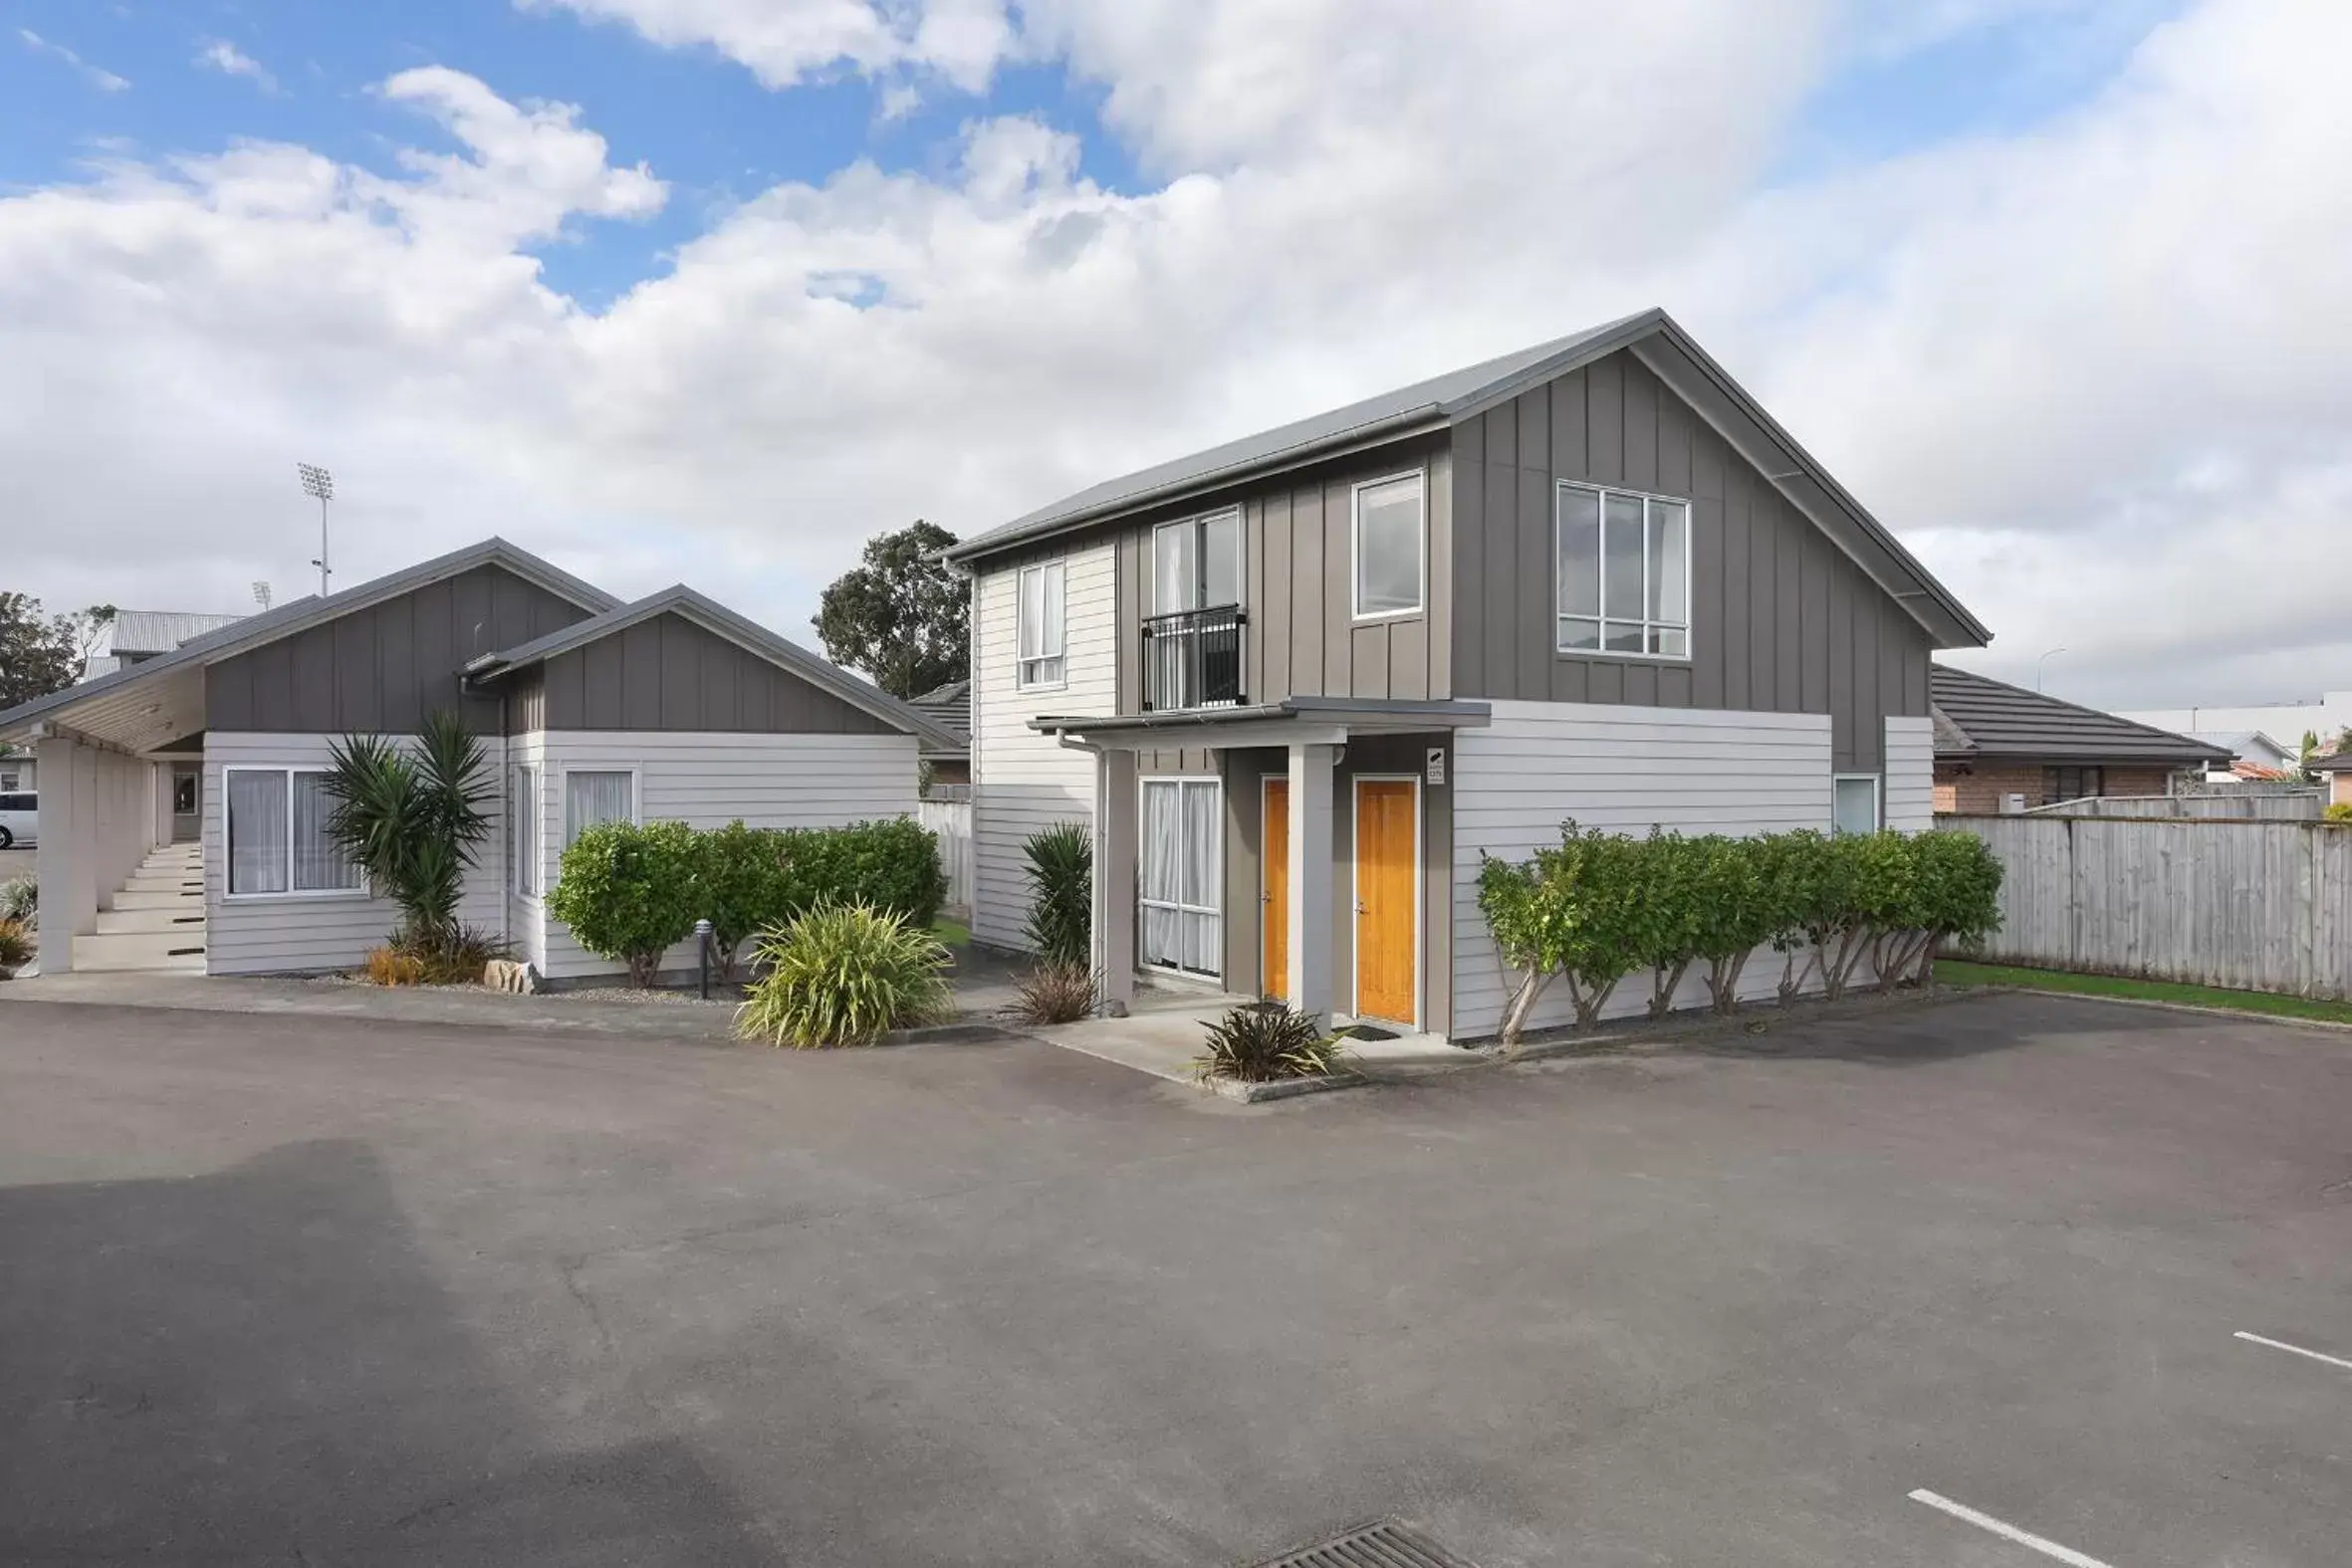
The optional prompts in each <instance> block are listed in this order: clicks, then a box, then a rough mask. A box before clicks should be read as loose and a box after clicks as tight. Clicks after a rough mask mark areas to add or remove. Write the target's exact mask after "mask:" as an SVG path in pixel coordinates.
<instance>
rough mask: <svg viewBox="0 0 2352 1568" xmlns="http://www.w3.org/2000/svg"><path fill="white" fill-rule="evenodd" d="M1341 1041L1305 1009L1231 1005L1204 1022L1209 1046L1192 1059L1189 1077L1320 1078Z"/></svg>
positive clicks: (1340, 1052) (1336, 1058) (1334, 1062)
mask: <svg viewBox="0 0 2352 1568" xmlns="http://www.w3.org/2000/svg"><path fill="white" fill-rule="evenodd" d="M1345 1051H1346V1045H1345V1042H1344V1041H1343V1040H1342V1039H1341V1038H1340V1037H1339V1036H1337V1035H1335V1034H1325V1033H1324V1032H1323V1028H1322V1025H1321V1023H1319V1022H1318V1021H1316V1019H1315V1016H1314V1014H1312V1013H1310V1012H1293V1011H1292V1010H1291V1009H1289V1008H1284V1007H1281V1006H1278V1005H1274V1004H1264V1003H1262V1004H1259V1005H1257V1006H1254V1007H1243V1008H1234V1009H1233V1010H1232V1011H1231V1012H1228V1013H1227V1014H1226V1015H1225V1016H1224V1017H1222V1018H1220V1019H1218V1020H1217V1021H1216V1022H1215V1023H1212V1024H1210V1025H1209V1040H1208V1048H1207V1049H1206V1050H1204V1051H1202V1052H1201V1054H1199V1055H1198V1056H1195V1057H1194V1058H1193V1059H1192V1070H1193V1076H1194V1077H1195V1078H1197V1079H1199V1080H1200V1081H1201V1082H1203V1083H1206V1082H1208V1081H1209V1080H1210V1079H1211V1078H1234V1079H1238V1080H1239V1081H1241V1082H1243V1083H1272V1082H1275V1081H1276V1080H1278V1079H1282V1078H1320V1077H1325V1076H1328V1075H1329V1073H1330V1072H1331V1070H1332V1069H1333V1068H1335V1067H1337V1066H1338V1065H1339V1063H1340V1060H1341V1058H1342V1057H1343V1056H1344V1054H1345Z"/></svg>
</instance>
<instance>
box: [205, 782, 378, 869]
mask: <svg viewBox="0 0 2352 1568" xmlns="http://www.w3.org/2000/svg"><path fill="white" fill-rule="evenodd" d="M222 772H223V777H224V784H225V790H224V792H225V794H226V796H227V808H228V837H229V866H228V896H229V897H231V898H256V897H263V896H269V895H286V894H343V893H353V892H360V891H363V890H364V886H365V879H364V878H362V877H361V876H360V875H359V868H358V867H357V866H355V865H353V864H352V862H351V858H350V857H349V856H348V855H346V854H345V853H344V852H343V846H342V845H341V844H338V843H337V842H336V841H335V839H334V837H333V836H332V835H331V834H329V832H328V831H327V823H328V819H329V818H330V817H332V816H333V815H334V814H335V799H334V797H333V796H331V795H330V794H328V792H327V771H326V770H325V769H323V768H229V769H224V770H223V771H222Z"/></svg>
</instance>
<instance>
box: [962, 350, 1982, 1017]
mask: <svg viewBox="0 0 2352 1568" xmlns="http://www.w3.org/2000/svg"><path fill="white" fill-rule="evenodd" d="M949 555H950V557H951V559H953V560H958V561H960V562H963V563H964V564H965V565H966V566H967V568H968V569H969V570H970V571H971V572H972V575H973V610H974V612H973V622H972V623H973V657H972V775H973V783H974V822H973V837H974V860H975V866H974V870H975V889H974V914H973V930H974V936H975V937H976V938H977V939H978V940H980V941H983V942H987V943H991V944H996V945H1001V946H1005V947H1012V948H1018V947H1021V946H1022V945H1023V941H1024V937H1023V927H1024V922H1025V919H1026V916H1027V913H1028V900H1029V890H1028V885H1027V880H1026V877H1025V875H1024V858H1023V844H1024V842H1025V841H1026V839H1027V838H1028V836H1029V835H1030V834H1031V833H1033V832H1035V831H1036V830H1037V829H1038V828H1040V827H1043V826H1047V825H1049V824H1051V823H1054V822H1057V821H1064V820H1077V821H1082V822H1086V823H1088V824H1090V826H1091V829H1092V831H1093V834H1094V843H1095V865H1096V876H1095V911H1094V914H1095V920H1094V924H1095V945H1096V957H1097V961H1098V963H1099V964H1100V966H1101V969H1102V972H1103V976H1104V983H1105V990H1106V994H1107V995H1108V997H1110V998H1111V999H1113V1000H1124V999H1125V998H1127V997H1128V996H1129V995H1131V988H1132V985H1133V983H1134V979H1135V977H1136V976H1137V975H1138V974H1139V973H1140V974H1143V975H1149V976H1159V977H1167V978H1169V979H1171V980H1173V981H1176V982H1178V983H1183V982H1194V983H1199V984H1202V985H1206V986H1214V987H1219V988H1222V989H1223V990H1224V991H1226V992H1229V993H1234V994H1238V995H1244V996H1261V995H1263V996H1274V997H1282V998H1286V999H1288V1000H1289V1001H1291V1002H1292V1003H1293V1005H1294V1006H1297V1007H1300V1008H1307V1009H1310V1010H1314V1011H1318V1012H1329V1013H1333V1014H1335V1015H1337V1016H1340V1017H1344V1018H1354V1019H1359V1020H1365V1021H1378V1022H1383V1023H1388V1024H1392V1025H1396V1026H1400V1027H1404V1028H1411V1029H1421V1030H1427V1031H1430V1032H1434V1033H1441V1034H1447V1035H1451V1036H1453V1037H1456V1038H1464V1039H1469V1038H1478V1037H1481V1036H1485V1035H1490V1034H1492V1033H1494V1032H1495V1030H1496V1028H1497V1026H1498V1023H1499V1020H1500V1016H1501V1011H1502V1007H1503V1002H1504V999H1505V996H1506V990H1507V985H1508V977H1507V976H1506V975H1505V974H1504V973H1503V970H1502V968H1501V966H1500V964H1499V962H1498V960H1497V956H1496V953H1495V949H1494V945H1493V942H1492V940H1491V939H1490V937H1489V935H1488V933H1487V931H1486V929H1485V923H1484V921H1483V919H1482V918H1481V916H1480V914H1479V910H1478V903H1477V897H1476V882H1477V876H1478V870H1479V866H1480V861H1481V856H1482V854H1484V853H1489V852H1491V853H1494V854H1497V855H1504V856H1511V857H1520V856H1524V855H1526V854H1527V853H1528V852H1529V850H1530V849H1532V848H1533V847H1534V846H1535V845H1537V844H1539V843H1543V842H1546V841H1549V840H1552V839H1554V838H1555V837H1556V836H1557V834H1558V831H1559V827H1560V824H1561V822H1562V821H1563V820H1565V819H1568V818H1573V819H1574V820H1576V821H1578V822H1580V823H1584V824H1587V825H1596V826H1605V827H1612V828H1618V829H1622V830H1624V831H1626V832H1635V833H1638V832H1644V831H1647V830H1648V829H1649V827H1650V826H1651V825H1653V824H1658V825H1662V826H1665V827H1669V828H1676V829H1681V830H1684V831H1690V832H1706V831H1721V832H1732V833H1750V832H1764V831H1770V830H1775V829H1781V828H1791V827H1813V828H1820V829H1824V830H1827V829H1832V828H1835V829H1840V830H1855V831H1861V830H1869V829H1874V828H1877V827H1879V826H1882V825H1891V826H1895V827H1901V828H1924V827H1926V826H1928V825H1929V821H1930V810H1931V806H1930V801H1931V787H1932V769H1933V754H1934V746H1933V740H1932V733H1931V720H1930V717H1929V692H1928V669H1929V662H1930V654H1931V653H1932V652H1933V651H1934V650H1935V649H1938V648H1945V647H1954V646H1979V645H1982V644H1984V643H1985V642H1986V641H1987V640H1988V637H1989V634H1988V633H1987V632H1986V630H1985V629H1984V628H1983V627H1982V626H1981V625H1980V624H1979V623H1978V622H1977V621H1976V620H1975V619H1974V618H1973V617H1972V616H1971V615H1970V614H1969V613H1968V611H1967V610H1966V609H1964V608H1963V607H1962V606H1961V605H1960V604H1959V603H1958V602H1957V601H1956V600H1955V599H1954V598H1953V596H1952V595H1951V594H1950V593H1949V592H1948V591H1947V590H1946V589H1945V588H1944V587H1943V586H1942V585H1941V584H1939V583H1938V582H1937V581H1936V580H1935V579H1934V578H1933V577H1931V576H1930V575H1929V574H1928V573H1927V572H1926V571H1925V570H1924V569H1922V568H1921V566H1920V565H1919V563H1918V562H1917V561H1916V560H1913V559H1912V558H1911V556H1910V555H1909V554H1908V553H1907V552H1906V551H1905V550H1904V549H1903V548H1902V546H1901V545H1899V544H1897V543H1896V541H1895V540H1894V538H1893V537H1892V536H1891V535H1890V534H1889V533H1888V532H1887V530H1886V529H1885V528H1884V527H1882V526H1881V525H1880V524H1879V523H1878V522H1877V521H1876V520H1875V519H1873V518H1872V517H1871V516H1870V514H1869V513H1868V512H1866V511H1865V510H1864V509H1863V508H1862V506H1861V505H1860V503H1858V502H1857V501H1856V500H1855V499H1854V498H1853V497H1852V496H1851V495H1849V494H1848V493H1847V492H1846V490H1845V489H1844V488H1843V487H1842V486H1840V485H1839V484H1838V483H1837V482H1836V481H1835V480H1834V479H1832V478H1831V477H1830V476H1829V475H1828V474H1827V473H1826V472H1825V471H1824V470H1823V469H1822V468H1821V467H1820V465H1819V464H1817V463H1815V462H1814V461H1813V460H1812V458H1810V457H1809V456H1808V455H1806V453H1805V452H1804V451H1803V450H1802V449H1801V448H1799V447H1798V446H1797V444H1796V443H1795V441H1793V440H1792V439H1791V438H1790V437H1789V435H1788V434H1787V432H1786V431H1784V430H1782V429H1781V428H1780V426H1779V425H1778V424H1777V423H1776V422H1775V421H1774V420H1773V419H1772V418H1771V416H1770V415H1769V414H1767V413H1766V412H1765V411H1764V409H1763V408H1762V407H1761V406H1760V405H1759V404H1758V403H1757V402H1756V401H1755V399H1754V398H1752V397H1750V396H1749V395H1748V394H1747V393H1746V392H1745V391H1744V390H1742V389H1741V388H1740V386H1739V385H1738V384H1737V383H1735V382H1734V381H1733V380H1732V378H1731V377H1730V376H1729V375H1727V374H1725V373H1724V371H1723V369H1722V368H1721V367H1720V366H1719V365H1717V364H1716V363H1715V361H1714V360H1713V359H1712V358H1710V357H1709V356H1708V355H1707V353H1706V352H1705V351H1704V350H1703V349H1701V348H1700V347H1699V345H1698V344H1697V343H1696V342H1695V341H1694V340H1692V338H1691V337H1690V336H1689V335H1688V334H1686V333H1685V332H1683V330H1682V329H1681V328H1680V327H1679V326H1677V325H1676V324H1675V323H1674V322H1673V321H1672V320H1671V319H1670V318H1669V317H1667V316H1666V314H1665V313H1664V312H1662V311H1649V312H1645V313H1643V314H1642V315H1639V316H1635V317H1630V318H1627V319H1626V320H1623V321H1620V322H1614V323H1611V324H1609V325H1607V326H1605V327H1601V328H1598V329H1596V330H1594V331H1592V332H1588V333H1584V334H1580V335H1578V336H1573V337H1568V338H1563V339H1560V340H1558V341H1555V342H1549V343H1545V344H1542V345H1541V346H1539V347H1535V348H1530V349H1528V350H1525V351H1523V352H1520V353H1516V354H1512V355H1509V356H1506V357H1504V358H1501V359H1496V360H1491V361H1489V362H1487V363H1485V364H1480V365H1476V366H1473V367H1471V368H1469V369H1466V370H1461V371H1458V372H1455V373H1454V374H1451V375H1445V376H1440V377H1438V378H1436V379H1434V380H1430V381H1424V382H1421V383H1419V384H1417V385H1414V386H1409V387H1405V388H1403V389H1401V390H1398V391H1395V392H1391V393H1389V394H1386V395H1384V396H1381V397H1376V398H1371V399H1368V400H1366V401H1363V402H1360V403H1355V404H1352V405H1350V406H1348V407H1346V408H1341V409H1337V410H1334V411H1333V412H1331V413H1328V414H1324V415H1321V416H1318V417H1316V418H1313V419H1307V420H1302V421H1299V422H1297V423H1295V424H1291V425H1286V426H1284V427H1282V428H1280V429H1276V430H1270V431H1266V432H1264V433H1262V434H1259V435H1255V436H1251V437H1248V438H1246V439H1244V440H1240V441H1236V442H1232V443H1229V444H1228V445H1225V446H1222V447H1217V448H1214V449H1212V450H1210V451H1206V452H1201V453H1197V454H1195V455H1193V456H1190V457H1186V458H1182V459H1179V460H1178V461H1175V462H1172V463H1167V464H1163V465H1161V466H1159V467H1157V468H1151V469H1146V470H1144V471H1142V472H1140V473H1136V474H1130V475H1127V476H1125V477H1124V478H1120V479H1115V480H1112V481H1109V482H1108V483H1105V484H1101V485H1097V486H1095V487H1093V488H1092V489H1089V490H1085V491H1081V492H1080V493H1078V494H1077V495H1074V496H1071V497H1068V498H1067V499H1065V500H1062V501H1059V502H1057V503H1055V504H1054V505H1052V506H1049V507H1046V508H1044V509H1043V510H1041V511H1038V512H1035V513H1032V514H1030V515H1029V516H1027V517H1023V518H1020V519H1017V520H1015V521H1013V522H1011V523H1008V524H1006V525H1004V526H1003V527H1001V528H998V529H995V530H993V531H991V532H988V533H985V534H982V535H979V536H977V537H976V538H974V539H971V540H969V541H967V542H965V543H964V544H962V545H959V546H957V547H956V548H955V549H954V550H952V551H951V552H950V553H949ZM1755 969H1756V971H1757V975H1756V983H1757V984H1758V985H1760V986H1764V987H1768V986H1769V984H1770V979H1771V976H1770V975H1769V974H1767V973H1766V970H1767V969H1768V966H1755ZM1692 985H1693V987H1694V1000H1696V985H1697V983H1696V981H1694V982H1692ZM1628 990H1629V991H1630V988H1628ZM1626 1001H1627V1003H1628V1005H1635V1006H1638V1000H1637V999H1635V998H1633V997H1631V996H1630V995H1628V996H1627V998H1626ZM1566 1007H1567V1002H1566V998H1565V997H1564V996H1560V995H1557V994H1556V992H1555V995H1554V996H1553V997H1552V998H1551V999H1549V1001H1548V1003H1547V1007H1546V1008H1545V1009H1543V1010H1541V1011H1539V1013H1538V1015H1537V1016H1536V1017H1535V1018H1534V1019H1533V1020H1531V1021H1532V1022H1534V1023H1535V1024H1537V1025H1541V1024H1546V1023H1550V1022H1555V1021H1564V1014H1565V1009H1566ZM1555 1014H1556V1015H1555Z"/></svg>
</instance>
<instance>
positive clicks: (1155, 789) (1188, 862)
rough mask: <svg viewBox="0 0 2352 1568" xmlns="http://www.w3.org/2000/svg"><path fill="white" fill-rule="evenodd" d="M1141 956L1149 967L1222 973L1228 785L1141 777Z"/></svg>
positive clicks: (1215, 781)
mask: <svg viewBox="0 0 2352 1568" xmlns="http://www.w3.org/2000/svg"><path fill="white" fill-rule="evenodd" d="M1142 816H1143V823H1142V826H1143V844H1142V852H1141V856H1142V864H1141V865H1140V866H1139V867H1138V873H1139V874H1138V875H1137V877H1136V890H1137V902H1138V903H1139V904H1140V905H1141V907H1142V911H1143V929H1142V931H1141V932H1140V933H1138V944H1137V946H1138V949H1139V955H1140V957H1141V959H1142V961H1143V963H1144V964H1145V965H1146V966H1147V967H1149V968H1152V969H1164V970H1174V971H1176V972H1178V973H1180V974H1185V975H1205V976H1209V977H1211V978H1215V977H1218V976H1221V975H1223V974H1224V973H1225V920H1224V908H1225V905H1224V888H1225V833H1224V822H1225V787H1224V785H1223V784H1221V783H1219V782H1218V781H1217V780H1215V779H1146V780H1144V781H1143V811H1142Z"/></svg>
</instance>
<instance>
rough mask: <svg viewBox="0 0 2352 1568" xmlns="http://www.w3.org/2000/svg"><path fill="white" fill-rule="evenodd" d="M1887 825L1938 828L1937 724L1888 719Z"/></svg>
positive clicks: (1904, 828)
mask: <svg viewBox="0 0 2352 1568" xmlns="http://www.w3.org/2000/svg"><path fill="white" fill-rule="evenodd" d="M1886 759H1887V772H1886V784H1885V791H1886V792H1885V794H1884V795H1883V796H1881V798H1882V800H1883V801H1884V804H1885V812H1884V814H1885V818H1886V825H1887V826H1889V827H1891V828H1894V829H1895V830H1896V831H1897V832H1902V833H1924V832H1926V831H1927V830H1928V829H1929V828H1931V827H1934V826H1935V825H1936V721H1935V720H1933V719H1906V718H1902V717H1899V716H1898V717H1894V718H1890V719H1888V720H1887V744H1886Z"/></svg>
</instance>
